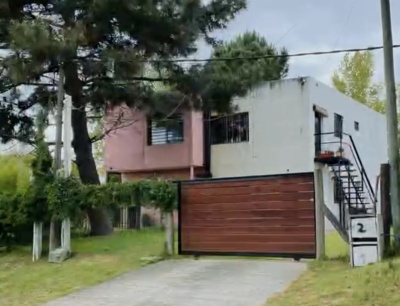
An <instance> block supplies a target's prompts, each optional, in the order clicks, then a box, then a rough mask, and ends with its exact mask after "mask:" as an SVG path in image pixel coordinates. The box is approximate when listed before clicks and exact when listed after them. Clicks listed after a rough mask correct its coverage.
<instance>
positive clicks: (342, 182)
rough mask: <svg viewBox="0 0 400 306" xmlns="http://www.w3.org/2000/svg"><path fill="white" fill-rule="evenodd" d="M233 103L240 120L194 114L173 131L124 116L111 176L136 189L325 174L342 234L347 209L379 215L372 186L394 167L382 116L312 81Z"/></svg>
mask: <svg viewBox="0 0 400 306" xmlns="http://www.w3.org/2000/svg"><path fill="white" fill-rule="evenodd" d="M233 103H234V104H235V105H236V106H237V112H236V113H235V114H233V115H229V116H226V115H218V114H203V113H201V112H189V111H188V112H184V113H181V114H176V115H174V116H171V117H170V118H168V120H169V121H170V122H172V123H174V124H171V125H170V124H168V125H167V126H160V125H159V124H157V122H154V121H153V120H151V118H146V117H145V116H144V115H143V114H140V113H135V112H133V111H131V110H129V109H125V110H124V112H125V116H124V118H125V119H127V118H128V119H127V120H128V121H129V122H132V124H127V125H126V127H124V128H121V129H118V130H115V131H114V132H112V133H110V134H109V135H108V136H107V138H106V141H105V166H106V169H107V171H108V173H110V174H112V173H114V174H118V175H119V176H120V177H121V179H122V180H123V181H129V180H135V179H140V178H146V177H152V176H164V177H168V178H171V179H197V178H207V177H212V178H226V177H246V176H257V175H275V174H291V173H292V174H296V173H308V172H314V170H315V169H316V167H322V169H323V180H324V198H325V203H326V204H327V206H328V208H329V210H330V211H331V212H332V215H333V216H334V218H331V219H332V220H330V221H331V222H333V223H335V224H334V225H336V227H339V226H340V225H342V226H345V224H344V223H345V221H344V220H345V217H346V216H345V215H346V209H345V207H347V208H350V210H353V211H354V212H357V213H361V212H363V213H369V212H371V211H372V210H373V207H374V205H375V204H376V203H375V202H376V201H375V200H376V199H375V198H373V199H372V198H371V196H372V195H371V192H372V194H373V193H374V192H373V191H374V190H373V188H372V186H375V181H376V178H377V176H378V175H379V171H380V164H382V163H386V162H387V160H388V158H387V137H386V121H385V117H384V116H383V115H382V114H379V113H377V112H375V111H373V110H371V109H369V108H368V107H366V106H364V105H362V104H361V103H358V102H356V101H354V100H352V99H350V98H349V97H347V96H345V95H343V94H341V93H340V92H338V91H336V90H335V89H332V88H331V87H329V86H326V85H324V84H322V83H320V82H318V81H317V80H315V79H313V78H311V77H300V78H294V79H285V80H279V81H272V82H268V83H266V84H264V85H262V86H260V87H258V88H256V89H254V90H253V91H252V92H250V93H249V94H248V95H247V96H246V97H243V98H237V99H235V101H234V102H233ZM110 118H111V117H110ZM345 193H346V194H347V195H348V197H347V200H346V201H347V202H348V203H347V204H346V205H344V204H343V203H344V198H346V194H345ZM352 193H355V195H353V196H350V194H352ZM368 197H369V200H371V201H370V202H369V203H366V202H365V198H368ZM353 202H354V203H353ZM333 219H336V221H337V222H335V220H333Z"/></svg>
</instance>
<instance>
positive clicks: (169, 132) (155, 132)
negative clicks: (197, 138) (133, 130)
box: [147, 115, 183, 146]
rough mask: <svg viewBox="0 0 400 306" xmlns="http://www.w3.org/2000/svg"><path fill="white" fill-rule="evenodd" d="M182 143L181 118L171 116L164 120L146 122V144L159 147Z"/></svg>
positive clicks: (179, 116) (180, 116)
mask: <svg viewBox="0 0 400 306" xmlns="http://www.w3.org/2000/svg"><path fill="white" fill-rule="evenodd" d="M180 142H183V117H182V115H173V116H170V117H168V118H167V119H165V120H156V119H148V120H147V144H148V145H149V146H151V145H159V144H170V143H180Z"/></svg>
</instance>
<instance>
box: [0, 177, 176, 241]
mask: <svg viewBox="0 0 400 306" xmlns="http://www.w3.org/2000/svg"><path fill="white" fill-rule="evenodd" d="M136 205H141V206H147V207H154V208H159V209H161V210H162V211H164V212H170V211H172V210H174V209H175V208H176V205H177V191H176V186H175V184H174V183H172V182H169V181H166V180H144V181H138V182H128V183H107V184H103V185H83V184H81V183H80V182H79V180H77V179H76V178H75V177H70V178H56V179H55V180H54V181H53V182H52V183H50V184H47V186H43V185H41V186H40V185H37V184H32V185H31V186H30V187H29V188H28V190H27V191H24V192H20V193H17V194H11V193H4V192H3V193H1V192H0V245H9V243H10V241H12V240H13V238H14V237H15V236H18V234H19V233H18V229H19V228H21V226H23V225H26V224H29V223H30V224H32V223H33V222H35V221H37V222H48V221H50V219H52V220H63V219H65V218H71V219H74V218H75V217H78V216H79V215H81V213H82V211H84V210H85V209H87V208H89V207H97V208H99V207H106V208H112V207H121V206H127V207H129V206H136Z"/></svg>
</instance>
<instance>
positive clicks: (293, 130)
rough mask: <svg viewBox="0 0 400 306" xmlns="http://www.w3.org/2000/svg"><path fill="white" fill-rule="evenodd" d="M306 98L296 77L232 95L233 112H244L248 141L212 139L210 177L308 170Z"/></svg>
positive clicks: (310, 167)
mask: <svg viewBox="0 0 400 306" xmlns="http://www.w3.org/2000/svg"><path fill="white" fill-rule="evenodd" d="M309 100H310V99H309V94H308V89H307V86H306V84H303V83H302V81H301V79H288V80H282V81H274V82H269V83H267V84H265V85H264V86H262V87H260V88H258V89H256V90H254V91H253V92H251V93H250V94H248V95H247V96H246V97H245V98H240V99H237V100H236V101H235V104H236V105H238V107H239V112H242V111H248V112H249V125H250V132H249V134H250V141H249V142H242V143H235V144H217V145H213V146H212V148H211V173H212V175H213V177H215V178H218V177H232V176H251V175H268V174H280V173H299V172H310V171H313V170H314V161H313V158H312V155H313V152H314V145H313V144H312V145H310V143H313V136H312V135H313V126H311V127H310V125H309V122H310V120H312V118H313V117H312V118H310V116H311V113H310V109H312V106H310V103H309ZM312 116H313V115H312ZM311 128H312V130H311Z"/></svg>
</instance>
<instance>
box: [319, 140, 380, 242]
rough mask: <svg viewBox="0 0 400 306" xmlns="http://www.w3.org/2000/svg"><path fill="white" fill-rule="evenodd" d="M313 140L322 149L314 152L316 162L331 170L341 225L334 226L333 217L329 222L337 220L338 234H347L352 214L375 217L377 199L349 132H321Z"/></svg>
mask: <svg viewBox="0 0 400 306" xmlns="http://www.w3.org/2000/svg"><path fill="white" fill-rule="evenodd" d="M316 139H318V140H319V142H320V143H319V144H316V146H317V145H318V147H319V148H320V149H321V150H320V152H319V153H318V152H317V153H316V158H315V162H318V163H322V164H326V165H328V167H329V168H330V170H331V173H332V178H333V180H334V181H335V185H336V188H335V190H334V192H335V193H336V198H337V199H338V201H337V204H338V205H339V220H338V221H339V223H340V225H341V228H337V226H338V224H337V222H336V221H335V220H331V222H332V221H334V222H336V224H334V226H335V227H336V229H337V230H338V231H339V232H340V233H341V234H344V232H346V234H347V230H348V227H349V224H348V220H349V219H350V217H351V216H355V215H360V216H361V215H362V216H371V217H375V216H376V203H377V198H376V195H375V193H374V190H373V188H372V185H371V182H370V181H369V179H368V176H367V175H366V171H365V168H364V165H363V163H362V160H361V158H360V155H359V153H358V150H357V148H356V145H355V143H354V140H353V138H352V136H351V135H349V134H345V133H341V134H340V136H339V137H337V135H336V136H335V133H321V134H319V136H318V137H316ZM332 215H333V214H332ZM330 219H332V216H331V218H330ZM332 223H333V222H332ZM342 237H343V235H342Z"/></svg>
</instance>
